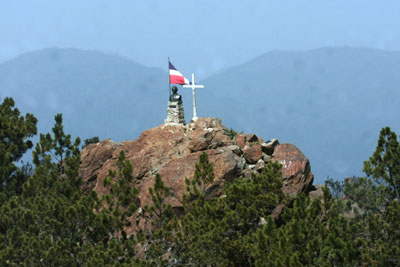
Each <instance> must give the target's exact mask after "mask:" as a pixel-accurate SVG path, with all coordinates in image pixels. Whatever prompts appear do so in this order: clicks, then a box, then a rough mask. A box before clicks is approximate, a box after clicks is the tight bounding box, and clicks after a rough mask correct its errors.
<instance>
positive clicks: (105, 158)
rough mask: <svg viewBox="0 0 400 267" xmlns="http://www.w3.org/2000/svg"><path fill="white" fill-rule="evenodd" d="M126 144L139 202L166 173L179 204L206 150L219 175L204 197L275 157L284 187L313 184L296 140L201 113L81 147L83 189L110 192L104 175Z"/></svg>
mask: <svg viewBox="0 0 400 267" xmlns="http://www.w3.org/2000/svg"><path fill="white" fill-rule="evenodd" d="M121 150H123V151H124V152H125V154H126V158H127V159H128V160H129V161H130V162H131V163H132V166H133V176H134V177H135V178H136V186H137V187H138V189H139V199H140V205H141V206H142V207H144V206H145V205H148V204H150V196H149V193H148V189H149V188H150V187H152V186H153V184H154V179H155V174H156V173H159V174H161V175H162V178H163V181H164V183H165V184H166V186H169V187H171V190H172V193H173V197H172V198H171V199H170V200H169V201H170V203H171V204H172V206H173V207H175V208H178V209H179V208H180V207H181V206H182V205H181V203H180V201H179V200H180V199H181V198H182V195H183V194H184V192H185V178H188V179H191V178H192V177H193V174H194V169H195V164H196V162H197V161H198V160H199V156H200V154H201V153H203V151H205V152H206V153H207V154H208V155H209V159H210V161H211V162H212V163H213V164H214V173H215V180H214V183H213V184H212V185H211V186H210V187H209V188H208V189H207V192H206V197H212V196H217V195H219V194H220V193H221V191H222V188H223V186H224V184H225V182H226V181H230V180H232V179H234V178H236V177H239V176H246V177H248V176H250V175H251V173H253V172H257V171H260V170H261V169H262V168H263V167H264V166H265V164H268V162H270V161H273V160H277V161H279V162H280V163H281V164H282V165H283V169H282V174H283V182H284V188H283V191H284V192H286V193H288V194H289V195H290V196H292V197H294V196H296V195H297V194H298V193H300V192H306V191H308V190H310V188H311V186H312V182H313V174H312V173H311V168H310V163H309V161H308V159H307V158H306V157H305V156H304V155H303V153H302V152H301V151H300V150H299V149H298V148H297V147H296V146H294V145H291V144H279V142H278V140H277V139H272V140H270V141H264V140H263V139H262V138H260V137H258V136H256V135H255V134H242V133H237V134H236V135H234V133H233V132H232V131H229V130H228V129H227V128H226V127H225V126H223V125H222V123H221V120H220V119H217V118H199V119H198V120H197V121H196V122H195V123H191V124H188V125H179V124H177V125H169V124H163V125H160V126H158V127H155V128H152V129H149V130H146V131H144V132H143V133H142V134H141V135H140V136H139V137H138V138H137V139H136V140H133V141H125V142H122V143H119V144H117V143H114V142H113V141H111V140H110V139H106V140H104V141H101V142H99V143H97V144H91V145H88V146H87V147H85V148H84V149H83V150H82V154H81V157H82V164H81V168H80V175H81V176H82V177H83V179H84V186H83V188H84V190H86V191H89V190H91V189H94V190H95V191H96V192H97V193H98V194H103V193H106V192H107V188H104V187H103V180H104V178H105V177H106V176H107V174H108V172H109V170H110V169H116V168H117V166H116V161H117V158H118V156H119V153H120V151H121Z"/></svg>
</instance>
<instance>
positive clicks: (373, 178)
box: [0, 98, 400, 266]
mask: <svg viewBox="0 0 400 267" xmlns="http://www.w3.org/2000/svg"><path fill="white" fill-rule="evenodd" d="M36 122H37V121H36V119H35V117H34V116H33V115H31V114H27V115H26V116H21V115H20V113H19V111H18V109H16V108H15V107H14V102H13V100H12V99H11V98H6V99H5V100H4V102H3V103H2V104H1V106H0V124H1V128H0V175H1V181H0V182H1V183H0V196H1V198H0V200H1V201H0V215H1V216H0V265H1V266H14V265H18V266H19V265H21V266H399V265H400V222H399V217H400V203H399V197H398V195H399V174H400V173H399V172H400V169H399V165H400V164H399V163H400V162H399V160H400V146H399V142H398V139H397V135H396V134H395V133H394V132H392V131H391V130H390V128H388V127H387V128H384V129H382V131H381V134H380V137H379V140H378V145H377V148H376V151H375V152H374V153H373V155H372V156H371V158H370V159H369V160H368V161H366V162H365V163H364V171H365V173H366V177H353V178H351V179H346V180H345V181H343V182H339V181H334V180H332V179H328V180H327V181H326V185H327V187H325V188H323V197H322V198H321V199H316V200H311V199H310V198H309V197H308V196H307V195H304V194H300V195H298V196H297V197H296V198H295V199H290V198H289V197H288V196H286V195H285V194H284V193H283V192H282V190H281V188H282V178H281V171H280V168H281V166H280V164H278V163H276V162H270V163H268V164H266V166H265V168H264V169H263V170H262V171H261V172H260V173H257V174H253V175H252V176H251V177H250V178H244V177H237V178H235V179H233V180H232V181H230V182H228V181H227V182H226V185H225V187H224V188H223V189H222V190H223V191H222V192H220V194H215V192H214V191H213V190H215V184H214V178H215V175H214V170H213V164H212V162H210V159H209V157H208V154H207V153H202V154H201V155H200V157H199V161H198V162H197V163H196V165H195V172H194V174H193V178H191V179H186V192H185V194H184V196H183V197H182V199H181V202H182V206H183V211H180V212H179V213H178V214H175V212H174V210H173V208H172V206H171V204H170V202H169V201H170V199H171V196H172V192H171V189H170V188H168V187H167V186H166V185H165V184H164V182H163V180H162V177H161V176H160V175H159V174H156V175H155V179H154V185H153V186H152V187H151V188H150V189H149V193H150V196H151V205H149V206H146V207H144V209H141V208H140V209H139V207H140V205H139V204H140V201H139V199H138V192H139V191H138V188H136V181H135V178H134V177H133V167H132V165H131V163H130V161H129V160H127V158H126V156H125V153H124V151H121V152H120V154H119V157H118V159H117V161H116V166H115V168H114V169H112V170H110V171H109V175H108V176H107V177H106V179H105V180H104V184H103V186H104V188H105V191H107V192H108V193H106V194H103V195H102V196H101V197H98V195H97V193H96V192H94V191H90V192H88V193H85V194H84V193H83V192H82V190H81V185H82V179H81V178H80V177H79V172H78V170H79V166H80V163H81V159H80V150H79V145H80V140H79V138H77V139H75V140H74V141H72V140H71V136H70V135H69V134H66V133H65V132H64V127H63V124H62V115H61V114H57V115H56V116H55V125H54V127H53V129H52V133H48V134H41V135H40V140H39V142H38V143H37V144H36V146H35V150H34V151H33V164H34V166H33V167H34V168H32V166H30V165H22V166H20V167H18V164H17V163H18V161H19V160H20V159H21V157H22V155H23V154H24V153H25V152H26V151H27V150H28V149H29V148H31V147H32V146H33V145H32V143H31V142H30V141H29V140H28V139H29V138H30V137H32V136H33V135H34V134H35V133H36ZM85 143H86V142H85ZM277 207H281V208H283V211H282V213H281V214H280V216H279V217H277V214H276V208H277ZM175 211H176V210H175ZM139 216H140V217H139ZM138 220H147V221H150V222H151V225H145V226H144V227H142V229H137V230H139V231H138V232H136V233H134V234H128V233H130V232H129V231H127V230H132V228H133V227H138V226H137V225H136V226H135V225H132V224H131V223H132V222H135V221H138Z"/></svg>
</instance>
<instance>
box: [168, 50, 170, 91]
mask: <svg viewBox="0 0 400 267" xmlns="http://www.w3.org/2000/svg"><path fill="white" fill-rule="evenodd" d="M168 87H169V96H171V75H170V74H169V57H168Z"/></svg>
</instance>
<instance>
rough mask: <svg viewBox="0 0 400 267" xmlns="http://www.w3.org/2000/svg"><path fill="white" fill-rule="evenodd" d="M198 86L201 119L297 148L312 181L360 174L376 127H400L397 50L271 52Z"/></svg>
mask: <svg viewBox="0 0 400 267" xmlns="http://www.w3.org/2000/svg"><path fill="white" fill-rule="evenodd" d="M203 83H204V84H205V89H204V92H201V91H200V90H202V89H200V90H198V91H199V92H198V104H197V105H198V107H199V110H198V114H199V116H205V115H213V116H217V117H221V118H223V121H224V123H225V125H228V126H231V127H233V128H234V129H236V130H238V131H242V130H243V131H244V132H253V133H257V134H259V135H261V136H262V137H263V138H264V139H269V138H278V139H279V140H280V141H281V142H290V143H293V144H295V145H297V146H298V147H299V148H300V149H301V150H302V151H303V152H304V154H305V155H306V156H307V157H309V158H310V161H311V166H312V170H313V172H314V174H315V175H316V180H317V182H322V181H323V180H324V179H325V178H326V177H327V176H330V177H333V178H336V179H343V178H344V177H346V176H352V175H360V174H361V173H362V172H361V170H362V163H363V161H364V160H367V159H368V157H369V156H370V155H371V154H372V152H373V151H374V150H375V147H376V142H377V139H378V135H379V131H380V129H381V128H382V127H384V126H390V127H392V130H395V131H396V132H400V114H399V107H400V52H387V51H381V50H373V49H358V48H346V47H344V48H322V49H317V50H312V51H307V52H284V51H275V52H270V53H266V54H264V55H261V56H259V57H257V58H255V59H253V60H251V61H249V62H247V63H244V64H242V65H239V66H237V67H234V68H231V69H228V70H226V71H224V72H223V73H220V74H218V75H215V76H212V77H210V78H208V79H207V80H205V81H203Z"/></svg>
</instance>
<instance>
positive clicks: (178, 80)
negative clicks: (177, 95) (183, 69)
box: [169, 61, 190, 84]
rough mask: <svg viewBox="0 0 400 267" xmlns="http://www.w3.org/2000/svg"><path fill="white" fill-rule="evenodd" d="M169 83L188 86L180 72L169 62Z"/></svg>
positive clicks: (186, 80) (187, 81)
mask: <svg viewBox="0 0 400 267" xmlns="http://www.w3.org/2000/svg"><path fill="white" fill-rule="evenodd" d="M169 83H170V84H190V82H189V80H188V79H186V78H185V77H184V76H183V75H182V73H180V71H178V70H177V69H176V68H175V67H174V65H172V63H171V62H170V61H169Z"/></svg>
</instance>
